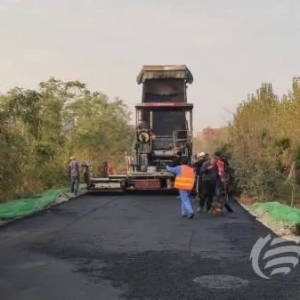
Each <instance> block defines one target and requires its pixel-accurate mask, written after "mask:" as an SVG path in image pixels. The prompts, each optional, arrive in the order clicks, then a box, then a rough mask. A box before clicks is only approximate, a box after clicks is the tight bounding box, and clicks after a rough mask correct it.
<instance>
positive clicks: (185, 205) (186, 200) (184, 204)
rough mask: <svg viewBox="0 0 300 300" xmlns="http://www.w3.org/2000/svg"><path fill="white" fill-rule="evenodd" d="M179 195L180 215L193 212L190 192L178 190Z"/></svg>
mask: <svg viewBox="0 0 300 300" xmlns="http://www.w3.org/2000/svg"><path fill="white" fill-rule="evenodd" d="M179 195H180V199H181V215H183V216H186V215H190V214H193V213H194V211H193V208H192V205H191V200H190V193H189V192H188V191H184V190H179Z"/></svg>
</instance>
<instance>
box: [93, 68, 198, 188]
mask: <svg viewBox="0 0 300 300" xmlns="http://www.w3.org/2000/svg"><path fill="white" fill-rule="evenodd" d="M192 82H193V76H192V74H191V72H190V70H189V69H188V68H187V67H186V66H185V65H146V66H144V67H143V68H142V70H141V71H140V73H139V75H138V77H137V83H138V84H142V101H141V103H139V104H137V105H135V111H136V125H135V143H134V149H133V152H132V154H131V155H126V157H125V158H126V164H127V174H123V175H111V176H108V178H93V177H90V180H89V189H98V190H101V189H123V190H125V189H135V190H164V189H173V182H174V175H172V174H171V173H169V172H167V171H166V169H165V166H166V164H168V163H171V162H172V160H173V159H174V156H175V155H176V153H177V152H178V151H180V152H181V153H182V155H183V156H186V157H187V158H188V160H189V162H192V158H193V150H192V149H193V104H191V103H188V102H187V85H188V84H191V83H192Z"/></svg>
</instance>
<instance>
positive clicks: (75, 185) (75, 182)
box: [69, 157, 80, 195]
mask: <svg viewBox="0 0 300 300" xmlns="http://www.w3.org/2000/svg"><path fill="white" fill-rule="evenodd" d="M70 160H71V162H70V164H69V177H70V179H71V193H74V194H75V195H77V193H78V189H79V178H80V170H79V164H78V162H77V160H76V158H75V157H71V159H70Z"/></svg>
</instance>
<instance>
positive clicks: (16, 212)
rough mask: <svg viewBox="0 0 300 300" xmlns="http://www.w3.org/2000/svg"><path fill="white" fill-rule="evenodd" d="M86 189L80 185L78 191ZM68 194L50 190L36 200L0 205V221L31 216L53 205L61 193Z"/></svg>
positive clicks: (66, 190) (15, 201) (61, 190)
mask: <svg viewBox="0 0 300 300" xmlns="http://www.w3.org/2000/svg"><path fill="white" fill-rule="evenodd" d="M85 187H86V185H85V184H81V185H80V190H82V189H84V188H85ZM67 192H69V189H67V188H64V189H52V190H48V191H46V192H45V193H43V195H42V196H40V197H36V198H27V199H18V200H14V201H10V202H7V203H3V204H0V219H12V218H19V217H24V216H28V215H31V214H33V213H35V212H37V211H39V210H41V209H43V208H44V207H46V206H48V205H50V204H51V203H53V202H54V201H55V200H56V199H57V198H58V197H59V196H61V195H62V194H63V193H67Z"/></svg>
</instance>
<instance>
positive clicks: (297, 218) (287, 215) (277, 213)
mask: <svg viewBox="0 0 300 300" xmlns="http://www.w3.org/2000/svg"><path fill="white" fill-rule="evenodd" d="M248 209H249V210H250V211H253V212H255V211H258V210H262V211H265V212H267V213H268V215H269V216H270V217H271V218H272V219H273V220H274V221H277V222H283V223H285V224H287V225H291V226H295V225H297V224H300V210H299V209H297V208H293V207H290V206H287V205H284V204H280V203H278V202H266V203H256V204H253V205H251V206H248Z"/></svg>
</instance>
